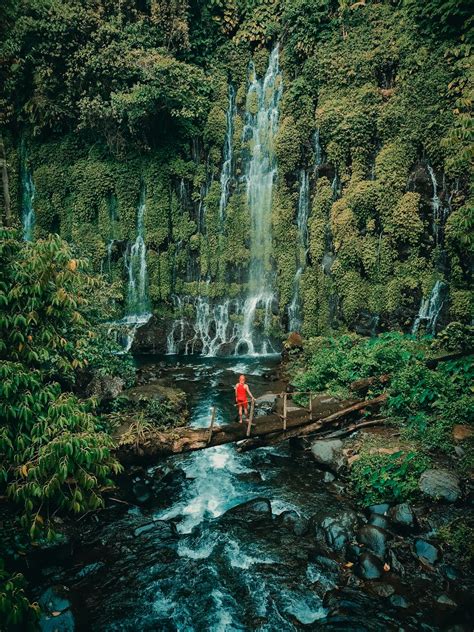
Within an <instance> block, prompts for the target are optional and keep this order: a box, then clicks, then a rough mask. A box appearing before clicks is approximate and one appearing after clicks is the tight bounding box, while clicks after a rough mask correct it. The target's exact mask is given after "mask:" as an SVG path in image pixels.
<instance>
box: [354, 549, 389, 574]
mask: <svg viewBox="0 0 474 632" xmlns="http://www.w3.org/2000/svg"><path fill="white" fill-rule="evenodd" d="M355 573H356V575H357V576H358V577H361V578H362V579H379V577H381V576H382V574H383V564H382V562H381V561H380V560H379V559H378V557H376V556H375V555H374V554H373V553H370V551H364V552H363V553H362V554H361V556H360V557H359V561H358V563H357V564H356V566H355Z"/></svg>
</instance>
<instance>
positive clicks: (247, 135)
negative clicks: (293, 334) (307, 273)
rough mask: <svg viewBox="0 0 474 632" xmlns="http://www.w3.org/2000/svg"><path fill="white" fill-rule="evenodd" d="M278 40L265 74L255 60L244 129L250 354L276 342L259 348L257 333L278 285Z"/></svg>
mask: <svg viewBox="0 0 474 632" xmlns="http://www.w3.org/2000/svg"><path fill="white" fill-rule="evenodd" d="M282 89H283V86H282V78H281V73H280V69H279V49H278V45H277V46H275V48H274V49H273V51H272V53H271V55H270V59H269V64H268V68H267V71H266V73H265V76H264V78H263V79H260V80H259V79H257V76H256V72H255V66H254V64H253V62H251V63H250V66H249V88H248V92H247V107H246V112H245V125H244V131H243V140H244V142H247V143H249V146H250V157H249V159H248V160H247V161H246V164H245V176H244V180H245V183H246V189H247V204H248V208H249V212H250V265H249V278H248V292H247V299H246V301H245V304H244V323H243V327H242V333H241V337H240V339H239V341H238V342H237V345H236V349H235V352H236V353H238V352H239V351H240V352H241V351H245V352H247V353H248V354H250V355H255V354H257V353H259V352H260V353H267V352H268V350H269V348H270V349H271V344H270V342H269V341H268V340H267V339H264V340H263V341H262V343H261V345H260V351H258V346H257V342H256V340H255V339H254V338H255V331H254V325H255V317H256V314H257V309H258V308H262V309H264V319H263V320H264V323H263V324H264V328H268V326H269V324H270V319H271V307H272V303H273V299H274V294H273V290H272V286H273V271H272V262H271V252H272V192H273V183H274V179H275V175H276V159H275V152H274V148H273V140H274V136H275V133H276V131H277V128H278V104H279V101H280V98H281V94H282Z"/></svg>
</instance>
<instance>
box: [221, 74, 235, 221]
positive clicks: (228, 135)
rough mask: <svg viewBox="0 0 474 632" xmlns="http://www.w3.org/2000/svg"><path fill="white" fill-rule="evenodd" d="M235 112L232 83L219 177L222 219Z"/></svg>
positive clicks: (231, 155)
mask: <svg viewBox="0 0 474 632" xmlns="http://www.w3.org/2000/svg"><path fill="white" fill-rule="evenodd" d="M235 113H236V106H235V90H234V87H233V86H232V85H230V84H229V106H228V108H227V114H226V132H225V142H224V150H223V159H224V161H223V163H222V171H221V177H220V183H221V198H220V200H219V217H220V220H221V221H222V220H223V219H224V212H225V209H226V206H227V202H228V200H229V184H230V180H231V177H232V159H233V142H232V137H233V134H234V116H235Z"/></svg>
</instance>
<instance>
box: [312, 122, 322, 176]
mask: <svg viewBox="0 0 474 632" xmlns="http://www.w3.org/2000/svg"><path fill="white" fill-rule="evenodd" d="M313 145H314V171H315V172H316V171H317V170H318V169H319V167H320V166H321V165H322V163H323V149H322V147H321V139H320V133H319V129H317V130H316V131H315V132H314V135H313Z"/></svg>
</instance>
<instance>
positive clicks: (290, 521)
mask: <svg viewBox="0 0 474 632" xmlns="http://www.w3.org/2000/svg"><path fill="white" fill-rule="evenodd" d="M278 521H279V522H281V524H282V525H283V526H284V527H285V528H286V529H288V530H289V531H291V532H292V533H294V534H295V535H297V536H301V535H304V534H305V533H307V532H308V527H309V522H308V520H307V519H306V518H303V517H302V516H300V515H299V513H298V512H297V511H293V510H291V509H290V510H288V511H284V512H283V513H281V514H280V515H279V516H278Z"/></svg>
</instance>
